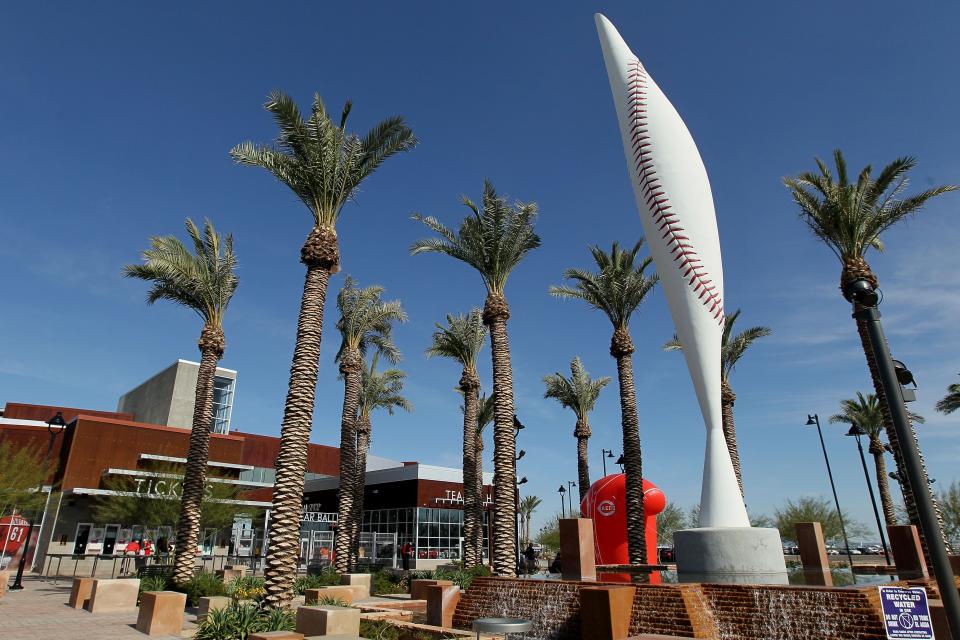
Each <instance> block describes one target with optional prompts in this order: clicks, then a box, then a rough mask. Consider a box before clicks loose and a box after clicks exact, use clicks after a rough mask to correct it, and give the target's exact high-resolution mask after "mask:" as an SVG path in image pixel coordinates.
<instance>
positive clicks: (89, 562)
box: [41, 553, 263, 584]
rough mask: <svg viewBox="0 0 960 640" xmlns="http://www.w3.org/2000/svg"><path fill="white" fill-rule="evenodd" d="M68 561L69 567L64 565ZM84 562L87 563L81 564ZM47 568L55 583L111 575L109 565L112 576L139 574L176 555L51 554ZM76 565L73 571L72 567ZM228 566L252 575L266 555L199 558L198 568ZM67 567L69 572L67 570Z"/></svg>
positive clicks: (212, 569) (169, 561)
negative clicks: (243, 569)
mask: <svg viewBox="0 0 960 640" xmlns="http://www.w3.org/2000/svg"><path fill="white" fill-rule="evenodd" d="M64 561H66V567H64ZM81 563H83V566H81ZM44 565H45V566H44V570H43V572H42V573H41V577H42V578H43V579H44V580H46V581H47V582H50V583H52V584H57V582H58V581H59V579H60V578H78V577H79V578H94V577H98V576H102V577H106V576H107V575H108V572H107V569H106V566H107V565H109V567H110V569H109V577H110V578H117V577H120V578H123V577H127V576H131V577H132V576H136V575H137V572H138V571H139V570H140V569H141V568H144V567H166V566H172V565H173V556H172V555H170V554H156V555H151V556H134V555H115V556H114V555H99V554H74V553H48V554H46V557H45V559H44ZM71 565H72V570H71ZM227 565H243V566H245V567H247V568H248V569H249V571H250V575H253V576H255V575H257V574H258V573H259V574H262V573H263V558H261V557H260V556H241V555H236V554H233V555H228V554H224V555H208V556H200V557H198V558H197V564H196V567H197V570H199V571H208V572H211V573H212V572H215V571H219V570H221V569H224V568H225V567H226V566H227ZM64 569H66V573H64Z"/></svg>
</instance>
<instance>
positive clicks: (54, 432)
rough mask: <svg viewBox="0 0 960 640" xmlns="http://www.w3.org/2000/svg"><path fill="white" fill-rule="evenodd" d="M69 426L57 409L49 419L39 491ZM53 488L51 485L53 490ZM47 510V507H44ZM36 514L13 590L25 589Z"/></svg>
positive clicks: (21, 556)
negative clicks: (58, 440)
mask: <svg viewBox="0 0 960 640" xmlns="http://www.w3.org/2000/svg"><path fill="white" fill-rule="evenodd" d="M66 426H67V421H66V420H64V419H63V413H61V412H60V411H57V415H55V416H53V417H52V418H50V419H49V420H47V431H48V432H49V433H50V441H49V442H48V443H47V455H45V456H44V458H43V473H44V475H43V477H42V478H41V480H40V484H39V485H37V493H43V483H44V481H45V480H46V479H47V476H46V474H47V472H48V470H49V467H50V454H51V453H52V452H53V441H54V440H56V438H57V436H58V435H59V434H60V432H61V431H63V430H64V428H66ZM52 490H53V488H52V487H51V491H52ZM44 511H46V509H44ZM36 519H37V517H36V514H31V516H30V526H29V527H28V528H27V539H26V540H25V541H24V543H23V549H22V550H21V552H20V564H18V565H17V577H16V579H15V580H14V581H13V584H12V585H10V590H11V591H18V590H20V589H23V571H24V569H25V568H26V566H27V554H28V553H30V538H31V536H33V523H34V522H35V521H36Z"/></svg>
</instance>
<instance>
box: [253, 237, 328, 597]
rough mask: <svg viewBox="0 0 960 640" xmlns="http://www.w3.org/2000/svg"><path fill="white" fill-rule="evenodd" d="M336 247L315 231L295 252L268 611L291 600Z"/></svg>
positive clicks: (269, 559) (268, 568)
mask: <svg viewBox="0 0 960 640" xmlns="http://www.w3.org/2000/svg"><path fill="white" fill-rule="evenodd" d="M331 246H332V251H331V249H330V247H331ZM318 247H319V248H318ZM336 247H337V238H336V234H335V233H334V232H333V231H332V230H325V229H320V228H319V227H315V228H314V229H313V231H311V233H310V236H309V237H308V238H307V241H306V243H304V245H303V249H301V251H300V260H301V261H302V262H304V263H305V264H306V265H307V275H306V280H305V281H304V284H303V296H302V297H301V299H300V315H299V318H298V320H297V339H296V343H295V346H294V348H293V364H292V365H291V367H290V384H289V386H288V388H287V399H286V402H285V403H284V407H283V424H282V425H281V427H280V451H279V452H278V453H277V461H276V463H275V464H274V468H275V469H276V472H277V477H276V481H275V482H274V487H273V505H272V507H271V511H270V531H269V547H268V551H267V558H266V562H265V566H264V572H263V575H264V588H265V590H266V596H265V601H266V603H267V605H269V606H271V607H283V608H287V607H289V606H290V602H291V601H292V600H293V579H294V577H295V574H296V562H297V556H298V554H299V552H300V510H301V506H302V504H303V474H304V470H305V468H306V463H307V446H308V445H309V443H310V430H311V427H312V426H313V406H314V400H315V397H316V391H317V365H318V361H319V358H320V339H321V335H322V332H323V304H324V301H325V300H326V298H327V284H328V283H329V282H330V273H331V271H332V270H333V269H334V268H337V265H336V263H332V262H331V261H330V260H331V258H329V256H331V255H333V256H335V255H336ZM325 256H326V257H325Z"/></svg>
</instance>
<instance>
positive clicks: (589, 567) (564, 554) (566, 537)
mask: <svg viewBox="0 0 960 640" xmlns="http://www.w3.org/2000/svg"><path fill="white" fill-rule="evenodd" d="M560 557H561V558H562V560H561V562H560V569H561V572H562V577H563V579H564V580H578V581H579V580H590V581H593V580H596V579H597V563H596V550H595V549H594V544H593V520H591V519H590V518H561V519H560Z"/></svg>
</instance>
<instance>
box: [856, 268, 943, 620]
mask: <svg viewBox="0 0 960 640" xmlns="http://www.w3.org/2000/svg"><path fill="white" fill-rule="evenodd" d="M843 296H844V297H845V298H846V299H847V301H848V302H850V304H851V305H852V306H853V317H854V318H855V319H856V320H857V322H858V324H860V326H861V327H862V328H863V329H866V333H867V338H868V341H869V344H870V349H871V351H873V359H874V362H875V363H876V368H877V376H878V377H879V378H880V386H881V387H882V389H883V395H884V396H885V397H886V400H887V408H888V409H889V410H890V417H891V419H892V420H893V430H894V432H895V433H896V434H897V441H898V443H899V449H900V461H901V462H902V463H903V471H904V472H905V473H906V474H907V477H906V478H905V480H906V481H907V484H908V485H909V487H910V488H911V490H912V492H913V496H914V502H915V503H916V506H917V515H918V516H919V520H920V529H921V533H922V534H923V537H924V539H925V540H926V542H927V551H928V552H929V554H930V560H931V561H932V564H933V572H934V574H935V575H936V577H937V586H938V587H939V588H940V595H941V596H942V600H943V609H944V611H945V613H946V614H947V625H948V626H949V627H950V632H951V633H952V634H953V636H954V637H955V638H956V637H960V593H958V592H957V589H956V582H954V578H953V569H952V567H951V566H950V558H949V556H947V549H946V547H945V545H944V544H943V539H942V538H941V536H940V533H939V532H940V524H939V522H938V521H937V515H936V512H935V511H934V509H933V496H932V495H931V491H930V485H929V484H928V483H926V482H924V473H923V467H922V466H921V462H920V452H919V451H917V444H916V440H915V438H914V435H913V432H912V429H911V428H910V418H909V416H908V415H907V407H906V405H905V404H904V402H906V401H908V400H912V399H913V398H915V397H916V396H915V394H914V392H913V390H912V389H905V388H904V387H903V385H905V384H910V383H911V382H914V380H913V375H912V374H911V373H910V370H909V369H907V367H906V366H905V365H904V364H903V363H902V362H899V361H894V360H893V358H892V357H891V356H890V349H889V348H888V347H887V338H886V336H885V335H884V334H883V326H882V325H881V324H880V311H879V310H878V309H877V305H878V304H880V296H879V294H878V291H877V289H876V286H875V285H874V283H872V282H870V281H869V280H867V279H865V278H858V279H856V280H853V281H851V282H848V283H847V284H845V285H844V287H843ZM898 365H899V366H898ZM914 385H916V383H915V382H914Z"/></svg>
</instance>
